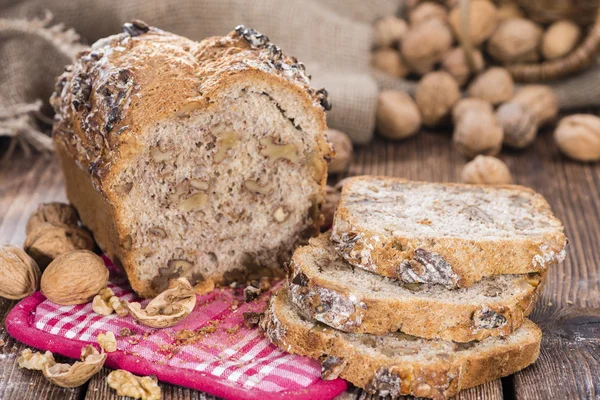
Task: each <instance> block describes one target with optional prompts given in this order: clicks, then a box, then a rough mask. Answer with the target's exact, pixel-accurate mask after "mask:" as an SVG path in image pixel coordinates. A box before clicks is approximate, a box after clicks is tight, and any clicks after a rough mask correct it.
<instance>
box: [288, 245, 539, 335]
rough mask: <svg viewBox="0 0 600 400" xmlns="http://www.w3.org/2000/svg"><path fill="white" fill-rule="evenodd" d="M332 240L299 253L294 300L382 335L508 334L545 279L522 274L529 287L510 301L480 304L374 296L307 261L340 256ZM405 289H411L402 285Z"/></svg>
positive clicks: (293, 270)
mask: <svg viewBox="0 0 600 400" xmlns="http://www.w3.org/2000/svg"><path fill="white" fill-rule="evenodd" d="M327 241H328V235H322V236H321V237H319V238H315V239H312V240H311V241H310V244H309V245H308V246H305V247H301V248H299V249H297V250H296V252H295V253H294V256H293V257H292V261H291V263H290V267H289V273H288V284H289V293H290V301H291V302H292V303H293V304H294V305H295V306H296V307H297V308H298V310H299V311H300V313H301V314H302V315H303V316H304V317H306V318H309V319H316V320H318V321H320V322H322V323H324V324H327V325H329V326H331V327H333V328H336V329H340V330H343V331H345V332H354V333H371V334H375V335H383V334H387V333H391V332H396V331H398V330H400V331H402V332H404V333H406V334H409V335H414V336H419V337H423V338H428V339H438V338H439V339H444V340H451V341H455V342H470V341H473V340H483V339H485V338H487V337H490V336H491V337H496V336H506V335H509V334H511V333H512V332H514V331H515V330H516V329H518V328H519V327H520V326H521V325H522V323H523V321H524V320H525V317H526V316H527V315H529V314H530V313H531V311H532V310H533V307H534V306H535V303H536V302H537V299H538V298H539V296H540V294H541V292H542V289H543V287H544V284H545V281H546V279H545V274H532V275H523V276H521V277H520V279H519V281H520V282H522V284H523V285H525V286H526V287H527V289H526V291H525V293H523V294H522V295H515V296H514V297H513V298H511V299H510V300H511V301H510V302H506V299H496V300H495V299H494V298H489V300H488V301H486V302H481V303H480V302H476V301H471V302H468V301H462V302H458V301H452V300H445V299H441V298H440V299H436V298H430V297H427V298H424V297H419V296H417V295H415V296H414V297H407V296H406V294H404V295H399V296H396V297H394V296H390V297H385V298H382V297H381V296H380V297H377V296H371V295H370V293H366V294H361V293H357V292H356V291H353V290H352V289H351V288H350V287H349V286H348V285H347V284H346V283H345V282H344V280H340V281H333V280H332V279H329V278H327V277H324V276H323V275H320V274H319V273H318V271H314V268H313V269H310V268H308V267H307V266H306V265H305V263H306V262H307V260H314V262H316V263H319V262H321V263H324V264H327V263H331V262H335V261H337V259H338V257H337V255H334V254H331V251H327V250H328V249H329V246H327V244H326V243H327ZM315 248H316V249H315ZM323 249H325V251H319V250H323ZM331 250H333V249H331ZM323 253H329V254H331V256H327V255H325V256H323ZM323 268H326V266H325V265H323ZM373 289H375V288H373ZM441 289H442V290H447V291H448V292H451V290H449V289H443V287H441ZM400 290H402V291H403V292H407V291H408V289H402V288H401V286H400V285H398V291H399V292H400ZM483 315H485V316H486V318H482V316H483ZM490 321H493V322H494V323H491V322H490ZM496 321H501V322H498V323H496Z"/></svg>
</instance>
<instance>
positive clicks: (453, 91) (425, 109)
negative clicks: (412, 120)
mask: <svg viewBox="0 0 600 400" xmlns="http://www.w3.org/2000/svg"><path fill="white" fill-rule="evenodd" d="M459 100H460V88H459V87H458V83H456V80H455V79H454V78H453V77H452V75H450V74H449V73H447V72H444V71H435V72H430V73H428V74H426V75H425V76H423V77H422V78H421V80H420V81H419V83H418V84H417V87H416V88H415V101H416V103H417V107H419V110H420V111H421V118H422V120H423V125H425V126H437V125H440V124H442V123H443V122H445V120H446V119H447V118H448V116H449V115H450V110H452V107H454V105H455V104H456V103H457V102H458V101H459Z"/></svg>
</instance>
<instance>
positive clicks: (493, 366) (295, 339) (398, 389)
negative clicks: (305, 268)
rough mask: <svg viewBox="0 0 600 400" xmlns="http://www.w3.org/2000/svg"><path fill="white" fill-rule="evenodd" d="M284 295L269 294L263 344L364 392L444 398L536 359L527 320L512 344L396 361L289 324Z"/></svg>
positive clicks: (331, 333)
mask: <svg viewBox="0 0 600 400" xmlns="http://www.w3.org/2000/svg"><path fill="white" fill-rule="evenodd" d="M286 297H287V293H286V290H285V289H283V290H282V291H280V292H278V293H277V294H276V295H274V296H273V298H272V299H271V302H270V304H269V308H268V309H267V312H266V314H265V316H264V317H263V319H262V321H261V327H262V328H263V329H264V330H265V331H266V334H267V337H268V338H269V340H270V341H271V342H272V343H274V344H275V345H277V346H278V347H280V348H281V349H283V350H285V351H287V352H289V353H293V354H300V355H304V356H307V357H311V358H315V359H319V360H321V361H322V362H323V363H324V365H323V372H324V374H325V375H326V376H329V377H330V378H334V377H335V376H338V375H339V377H341V378H344V379H346V380H348V381H350V382H351V383H353V384H354V385H356V386H358V387H361V388H364V389H366V390H367V391H369V392H370V393H378V394H380V395H387V394H390V395H392V397H396V396H400V395H413V396H421V397H429V398H433V399H446V398H449V397H452V396H455V395H456V394H457V393H458V392H459V391H460V390H462V389H467V388H470V387H473V386H477V385H481V384H483V383H485V382H489V381H491V380H494V379H497V378H500V377H503V376H507V375H510V374H512V373H514V372H516V371H519V370H521V369H523V368H525V367H527V366H529V365H531V364H532V363H534V362H535V360H536V359H537V357H538V355H539V349H540V342H541V337H542V333H541V331H540V330H539V328H538V327H537V326H536V325H535V324H534V323H533V322H531V321H529V320H525V322H524V324H523V327H522V328H521V329H523V330H527V331H528V332H529V334H527V335H525V336H526V338H524V339H523V340H522V341H519V342H518V343H509V342H505V341H504V340H498V339H491V338H490V339H488V340H496V341H497V342H496V344H495V345H493V346H488V347H483V348H477V349H473V351H470V350H466V351H464V352H463V351H458V350H456V351H454V352H451V353H443V354H436V355H435V356H432V357H429V358H428V359H427V361H426V362H423V361H415V362H407V361H406V359H405V358H404V359H403V361H402V362H399V361H397V360H395V359H394V358H393V357H387V356H386V355H384V354H382V353H381V352H377V353H376V354H375V355H374V354H373V352H369V353H367V352H365V351H361V349H358V348H357V347H356V346H355V344H354V342H355V341H356V340H357V337H359V336H368V335H355V334H348V333H343V332H340V331H336V330H334V329H331V328H327V327H325V326H324V325H321V324H319V323H314V324H311V328H310V329H309V328H308V327H307V326H303V325H301V324H298V323H297V322H296V321H293V320H291V319H290V318H288V317H287V316H286V315H285V314H284V313H283V312H282V311H281V309H282V303H283V302H285V301H286ZM298 318H299V317H298ZM475 346H479V345H478V344H474V346H473V347H475ZM327 360H337V361H338V363H337V365H335V367H336V368H335V369H336V371H335V372H336V374H335V376H332V375H331V374H329V375H327V374H326V373H328V372H330V371H328V370H329V369H331V366H330V365H328V364H326V363H325V361H327ZM329 364H330V363H329Z"/></svg>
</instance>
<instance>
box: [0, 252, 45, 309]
mask: <svg viewBox="0 0 600 400" xmlns="http://www.w3.org/2000/svg"><path fill="white" fill-rule="evenodd" d="M41 275H42V273H41V272H40V268H39V267H38V265H37V264H36V262H35V261H34V260H33V259H32V258H31V257H29V256H28V255H27V253H25V252H24V251H23V250H22V249H20V248H18V247H16V246H13V245H10V244H8V245H0V297H4V298H5V299H10V300H20V299H22V298H25V297H27V296H29V295H30V294H31V293H33V292H35V291H36V290H38V288H39V286H40V277H41Z"/></svg>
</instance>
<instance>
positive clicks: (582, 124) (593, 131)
mask: <svg viewBox="0 0 600 400" xmlns="http://www.w3.org/2000/svg"><path fill="white" fill-rule="evenodd" d="M554 140H555V141H556V144H558V148H559V149H560V151H562V152H563V153H564V154H566V155H567V156H568V157H570V158H572V159H574V160H579V161H598V160H600V118H598V117H597V116H595V115H591V114H574V115H569V116H568V117H565V118H563V119H561V120H560V122H559V123H558V126H557V127H556V130H555V131H554Z"/></svg>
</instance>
